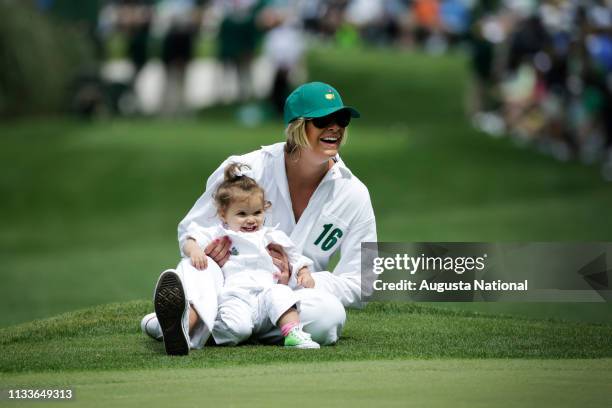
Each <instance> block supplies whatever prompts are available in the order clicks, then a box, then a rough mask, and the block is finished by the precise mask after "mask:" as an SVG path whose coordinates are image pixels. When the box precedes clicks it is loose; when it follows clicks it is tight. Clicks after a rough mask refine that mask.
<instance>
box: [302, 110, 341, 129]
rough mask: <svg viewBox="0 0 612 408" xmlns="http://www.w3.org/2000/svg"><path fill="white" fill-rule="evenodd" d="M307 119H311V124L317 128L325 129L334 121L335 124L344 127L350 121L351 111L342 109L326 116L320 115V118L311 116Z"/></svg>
mask: <svg viewBox="0 0 612 408" xmlns="http://www.w3.org/2000/svg"><path fill="white" fill-rule="evenodd" d="M309 120H311V121H312V124H313V125H315V127H317V128H319V129H325V128H326V127H328V126H329V125H331V124H332V123H335V124H336V125H338V126H340V127H342V128H345V127H347V126H348V125H349V123H351V113H350V112H349V111H347V110H343V111H339V112H334V113H332V114H329V115H327V116H322V117H320V118H312V119H309Z"/></svg>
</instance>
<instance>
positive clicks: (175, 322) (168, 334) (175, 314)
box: [154, 272, 189, 356]
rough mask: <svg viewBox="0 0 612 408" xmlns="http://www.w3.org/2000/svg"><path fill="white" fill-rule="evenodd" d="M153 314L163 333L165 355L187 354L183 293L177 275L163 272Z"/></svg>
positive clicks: (156, 290) (158, 284)
mask: <svg viewBox="0 0 612 408" xmlns="http://www.w3.org/2000/svg"><path fill="white" fill-rule="evenodd" d="M154 303H155V314H156V315H157V319H158V320H159V325H160V326H161V329H162V332H163V335H164V337H163V340H164V346H165V347H166V353H167V354H168V355H171V356H185V355H187V354H189V343H188V342H187V336H186V333H184V332H183V324H182V321H183V313H185V291H184V289H183V284H182V283H181V280H180V279H179V277H178V275H177V274H176V273H174V272H165V273H163V274H162V276H161V277H160V278H159V282H158V283H157V287H156V288H155V301H154Z"/></svg>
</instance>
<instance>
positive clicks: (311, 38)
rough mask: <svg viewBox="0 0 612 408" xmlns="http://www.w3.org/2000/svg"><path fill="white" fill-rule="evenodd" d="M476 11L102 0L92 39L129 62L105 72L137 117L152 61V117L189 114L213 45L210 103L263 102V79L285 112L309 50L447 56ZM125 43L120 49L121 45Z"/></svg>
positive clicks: (447, 3)
mask: <svg viewBox="0 0 612 408" xmlns="http://www.w3.org/2000/svg"><path fill="white" fill-rule="evenodd" d="M47 1H53V0H47ZM474 4H475V1H474V0H440V1H439V0H107V1H102V6H101V8H100V12H99V18H98V22H97V27H96V28H95V32H96V37H97V42H98V43H99V44H101V47H100V48H101V49H102V50H103V52H104V54H105V55H103V56H102V58H103V59H104V60H106V61H108V60H112V59H113V58H114V57H115V56H116V54H117V48H122V51H121V52H119V54H120V56H121V57H122V58H123V59H125V60H128V61H129V66H127V67H126V66H123V67H121V66H118V65H116V64H115V65H112V64H109V66H108V67H107V68H109V69H107V70H105V71H104V72H105V79H106V82H107V83H108V82H110V83H111V86H110V89H111V90H110V94H111V95H112V97H111V99H112V103H111V105H112V110H113V111H114V112H116V113H135V112H138V111H139V106H138V98H135V97H134V93H133V91H134V89H135V88H136V87H137V83H138V79H139V76H140V74H141V73H142V71H143V69H144V68H145V67H146V64H147V63H148V62H150V61H151V60H155V61H159V62H161V63H162V64H163V68H164V75H163V78H164V80H163V82H164V85H163V91H161V93H160V95H163V97H162V98H160V99H161V104H160V106H158V108H157V111H156V112H151V111H149V112H147V113H161V114H166V115H174V114H181V113H184V112H186V111H188V110H189V109H188V106H186V103H185V102H186V100H185V93H186V92H187V93H188V92H189V85H188V84H187V85H186V78H187V76H188V68H189V66H190V64H191V63H192V62H193V61H194V59H196V58H197V57H198V56H199V55H200V54H201V53H202V52H201V51H202V48H206V44H211V46H210V48H211V50H212V51H211V50H206V49H204V51H203V52H204V53H205V54H206V52H207V51H208V54H207V55H206V56H207V57H209V59H211V58H210V57H214V60H215V65H214V67H213V69H212V78H213V79H212V80H210V81H209V83H208V84H206V85H207V86H208V87H209V88H211V89H210V93H212V98H213V99H215V100H216V101H228V100H232V98H233V99H234V100H236V99H237V100H238V101H241V102H246V101H249V100H252V99H253V98H254V97H261V96H262V92H261V91H258V89H260V88H262V84H261V83H262V82H265V84H263V88H264V91H263V94H265V96H266V97H267V99H268V100H269V102H270V106H271V107H272V110H274V111H276V112H279V113H280V112H281V111H282V105H283V101H284V99H285V97H286V96H287V95H288V93H289V91H290V89H291V88H292V87H293V86H294V85H295V84H297V83H299V82H301V81H303V80H305V79H306V73H305V65H304V64H303V56H304V53H305V51H306V48H307V46H308V44H312V43H313V42H333V43H335V44H337V45H338V46H341V47H358V46H361V45H363V44H367V45H375V46H401V47H422V48H423V49H424V50H426V51H427V52H430V53H442V52H444V51H445V50H447V49H448V48H449V47H451V46H455V45H457V44H461V43H462V42H463V41H465V40H466V39H467V37H468V35H469V25H470V11H471V9H473V8H474ZM118 38H120V41H117V39H118ZM118 42H120V43H121V44H123V46H122V47H118V46H117V43H118ZM202 44H205V45H204V47H202ZM262 61H263V63H262ZM258 62H259V63H261V64H260V65H263V66H264V68H265V69H264V71H265V72H267V74H265V75H261V72H262V69H259V71H258V72H259V73H260V75H259V76H258V75H257V72H254V71H257V69H255V67H254V65H255V64H256V63H258ZM260 68H261V66H260ZM186 87H187V89H185V88H186ZM192 88H193V87H192ZM228 94H232V96H231V97H229V98H228ZM93 95H94V93H92V92H87V93H84V97H83V98H82V103H81V105H83V108H82V109H81V110H82V111H84V112H93V111H95V105H96V103H97V102H96V98H93V97H92V96H93ZM98 99H100V98H98ZM140 110H142V109H140Z"/></svg>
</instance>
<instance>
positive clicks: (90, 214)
mask: <svg viewBox="0 0 612 408" xmlns="http://www.w3.org/2000/svg"><path fill="white" fill-rule="evenodd" d="M310 66H311V78H312V79H315V80H316V79H318V80H326V81H329V82H331V83H333V84H335V85H336V86H337V87H338V88H339V89H340V90H341V91H342V92H343V95H344V96H345V98H344V99H345V100H346V102H347V103H350V104H353V105H355V106H357V107H359V109H360V110H361V111H362V113H363V118H362V119H359V120H358V121H355V126H354V127H353V128H351V130H350V138H349V143H348V144H347V145H346V146H345V148H344V149H343V152H342V155H343V158H344V159H345V161H346V162H347V163H348V164H349V166H350V167H351V169H352V170H353V171H354V172H355V174H357V175H358V176H359V177H360V178H361V179H362V180H363V181H364V182H365V183H366V184H367V185H368V187H369V189H370V193H371V196H372V200H373V203H374V208H375V211H376V215H377V221H378V232H379V238H380V240H382V241H558V240H602V241H608V240H611V237H612V234H611V231H612V218H611V217H606V216H605V215H606V214H607V213H608V212H609V208H611V206H612V189H610V187H609V185H607V184H606V183H604V182H603V181H601V179H600V177H599V175H598V172H597V169H596V168H592V167H586V166H582V165H579V164H576V163H558V162H556V161H554V160H552V159H551V158H549V157H543V156H541V155H539V154H537V153H535V152H533V151H529V150H524V149H518V148H517V147H515V146H514V145H513V144H512V143H511V142H509V141H508V140H492V139H489V138H488V137H486V136H485V135H483V134H480V133H478V132H475V131H474V130H473V129H472V128H471V127H470V125H469V123H468V121H467V120H466V119H465V117H464V115H463V108H462V100H463V96H462V95H463V92H464V88H465V87H466V78H467V72H466V69H465V62H464V61H463V60H462V59H461V58H458V57H440V58H433V57H427V56H422V55H417V54H413V53H398V52H390V51H375V52H374V51H371V52H361V51H342V52H340V53H332V52H329V51H328V50H325V51H319V52H313V54H312V56H311V59H310ZM232 118H233V113H232V111H231V109H227V108H223V109H213V110H210V111H207V112H204V113H203V114H202V115H201V116H200V117H196V118H192V119H185V120H180V121H164V120H154V119H153V120H151V119H142V120H114V121H97V122H78V121H73V120H61V119H55V120H54V119H31V120H27V121H18V122H7V123H2V124H0V134H1V135H2V136H1V137H0V175H1V176H0V196H2V200H0V213H1V214H2V215H3V225H2V228H1V229H0V258H1V259H2V263H1V265H0V276H2V278H3V285H1V286H0V308H1V309H2V310H7V311H10V312H7V313H2V314H0V327H2V326H7V325H10V324H14V323H20V322H24V321H28V320H31V319H33V318H41V317H46V316H52V315H54V314H56V313H60V312H65V311H69V310H75V309H77V308H81V307H86V306H93V305H97V304H101V303H107V302H113V301H128V300H132V299H142V298H148V297H149V296H150V294H151V292H152V290H153V285H154V282H155V278H156V276H157V275H158V274H159V272H160V271H161V270H163V269H165V268H167V267H172V266H173V265H175V264H176V263H177V260H178V250H177V247H176V238H175V237H176V235H175V234H176V225H177V223H178V221H179V220H180V219H181V218H182V217H183V216H184V214H185V213H186V212H187V211H188V210H189V208H190V206H191V205H192V204H193V203H194V201H195V199H196V198H197V197H198V196H199V194H200V193H201V192H202V190H203V186H204V183H205V181H206V177H207V176H208V175H209V174H210V172H211V171H212V170H213V169H214V168H216V166H217V165H218V164H219V163H220V162H221V161H222V160H223V159H224V158H225V157H227V156H228V155H230V154H234V153H240V152H247V151H250V150H252V149H255V148H257V147H258V146H260V145H262V144H268V143H273V142H276V141H279V140H282V129H281V122H280V120H278V121H272V122H267V123H264V124H263V125H261V126H260V127H257V128H254V129H245V128H243V127H241V126H240V125H239V124H238V123H235V122H233V121H232ZM24 305H25V307H24ZM570 308H571V306H570ZM534 310H535V311H536V312H537V311H539V310H542V309H539V308H534ZM555 310H556V309H555ZM555 310H551V313H553V315H556V316H560V317H563V316H574V317H576V318H580V316H587V318H590V319H593V316H595V317H596V320H597V321H612V308H610V307H609V306H608V305H587V306H584V307H580V308H579V310H578V312H570V313H565V311H561V312H555ZM504 311H506V312H507V310H504ZM583 311H584V312H583Z"/></svg>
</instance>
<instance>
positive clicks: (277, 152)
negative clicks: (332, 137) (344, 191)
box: [261, 142, 353, 180]
mask: <svg viewBox="0 0 612 408" xmlns="http://www.w3.org/2000/svg"><path fill="white" fill-rule="evenodd" d="M261 150H262V151H263V152H265V153H267V154H269V155H271V156H272V157H274V158H276V159H279V158H282V159H283V160H284V159H285V155H284V152H285V142H280V143H274V144H273V145H268V146H261ZM333 160H334V165H333V166H332V168H331V169H330V171H329V173H331V175H330V176H329V178H327V177H325V178H324V180H325V179H328V180H335V179H339V178H346V179H350V178H351V177H352V176H353V173H351V171H350V170H349V169H348V167H346V165H345V164H344V161H342V158H340V155H336V157H334V158H333Z"/></svg>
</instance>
